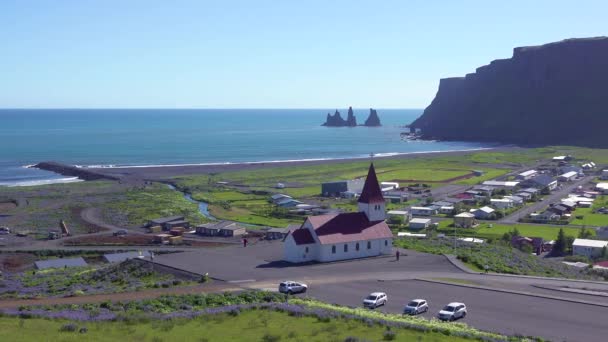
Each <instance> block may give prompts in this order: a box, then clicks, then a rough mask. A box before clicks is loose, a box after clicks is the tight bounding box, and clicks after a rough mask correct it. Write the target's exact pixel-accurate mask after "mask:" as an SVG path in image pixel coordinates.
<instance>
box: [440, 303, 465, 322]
mask: <svg viewBox="0 0 608 342" xmlns="http://www.w3.org/2000/svg"><path fill="white" fill-rule="evenodd" d="M466 315H467V307H466V306H465V305H464V304H463V303H450V304H448V305H446V306H445V307H444V308H443V309H441V311H439V314H438V315H437V317H438V318H439V319H440V320H442V321H453V320H455V319H458V318H465V317H466Z"/></svg>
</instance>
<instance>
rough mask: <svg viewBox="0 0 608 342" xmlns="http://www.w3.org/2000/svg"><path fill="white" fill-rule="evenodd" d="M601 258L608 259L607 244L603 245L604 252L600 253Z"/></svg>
mask: <svg viewBox="0 0 608 342" xmlns="http://www.w3.org/2000/svg"><path fill="white" fill-rule="evenodd" d="M600 258H601V259H602V260H608V248H606V246H604V247H602V254H600Z"/></svg>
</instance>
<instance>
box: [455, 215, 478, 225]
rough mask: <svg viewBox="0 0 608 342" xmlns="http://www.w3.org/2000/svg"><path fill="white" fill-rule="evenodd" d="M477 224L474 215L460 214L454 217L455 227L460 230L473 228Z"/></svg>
mask: <svg viewBox="0 0 608 342" xmlns="http://www.w3.org/2000/svg"><path fill="white" fill-rule="evenodd" d="M476 224H477V221H475V215H474V214H472V213H467V212H464V213H460V214H458V215H455V216H454V226H455V227H458V228H472V227H474V226H475V225H476Z"/></svg>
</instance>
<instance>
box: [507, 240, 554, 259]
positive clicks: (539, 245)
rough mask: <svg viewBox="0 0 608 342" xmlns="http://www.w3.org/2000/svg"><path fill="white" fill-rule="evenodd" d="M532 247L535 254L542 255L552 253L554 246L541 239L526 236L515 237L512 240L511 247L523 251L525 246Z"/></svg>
mask: <svg viewBox="0 0 608 342" xmlns="http://www.w3.org/2000/svg"><path fill="white" fill-rule="evenodd" d="M526 245H527V246H530V248H531V249H532V252H533V253H534V254H537V255H540V254H541V253H545V252H550V251H551V249H552V248H553V245H552V244H550V243H546V242H545V240H544V239H543V238H541V237H526V236H513V237H512V238H511V246H513V247H515V248H518V249H522V248H523V247H524V246H526Z"/></svg>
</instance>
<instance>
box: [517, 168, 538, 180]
mask: <svg viewBox="0 0 608 342" xmlns="http://www.w3.org/2000/svg"><path fill="white" fill-rule="evenodd" d="M536 174H538V171H536V170H528V171H524V172H522V173H520V174H518V175H517V176H515V179H518V180H526V179H530V178H532V177H534V176H536Z"/></svg>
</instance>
